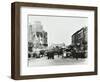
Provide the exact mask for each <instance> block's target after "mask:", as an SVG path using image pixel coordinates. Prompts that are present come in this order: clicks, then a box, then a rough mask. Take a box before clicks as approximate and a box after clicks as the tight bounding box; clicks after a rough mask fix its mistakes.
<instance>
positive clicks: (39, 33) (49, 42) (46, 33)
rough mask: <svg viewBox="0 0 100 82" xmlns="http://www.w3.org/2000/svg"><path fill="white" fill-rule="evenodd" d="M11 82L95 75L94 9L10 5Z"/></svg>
mask: <svg viewBox="0 0 100 82" xmlns="http://www.w3.org/2000/svg"><path fill="white" fill-rule="evenodd" d="M11 10H12V12H11V13H12V19H11V20H12V21H11V22H12V25H11V37H12V42H11V44H12V48H11V49H12V52H11V53H12V54H11V77H12V79H16V80H20V79H21V80H22V79H39V78H54V77H70V76H71V77H72V76H84V75H97V67H98V66H97V59H98V56H97V50H98V49H97V45H98V43H97V41H98V38H97V36H98V35H97V33H98V32H97V31H98V27H97V7H94V6H80V5H63V4H46V3H27V2H14V3H12V7H11Z"/></svg>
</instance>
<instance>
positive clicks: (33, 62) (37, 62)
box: [28, 56, 87, 67]
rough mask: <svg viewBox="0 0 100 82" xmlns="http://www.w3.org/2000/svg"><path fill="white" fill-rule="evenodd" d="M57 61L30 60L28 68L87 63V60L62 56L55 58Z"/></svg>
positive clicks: (45, 59)
mask: <svg viewBox="0 0 100 82" xmlns="http://www.w3.org/2000/svg"><path fill="white" fill-rule="evenodd" d="M54 58H55V59H48V58H47V57H41V58H30V59H29V60H28V66H29V67H32V66H54V65H84V64H86V63H87V61H86V59H81V58H79V59H78V60H77V59H76V58H75V59H73V58H62V57H61V56H60V57H58V56H55V57H54Z"/></svg>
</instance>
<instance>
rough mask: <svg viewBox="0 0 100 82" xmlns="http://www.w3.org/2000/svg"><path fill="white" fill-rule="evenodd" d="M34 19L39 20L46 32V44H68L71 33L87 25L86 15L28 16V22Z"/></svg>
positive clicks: (31, 22) (30, 22) (32, 21)
mask: <svg viewBox="0 0 100 82" xmlns="http://www.w3.org/2000/svg"><path fill="white" fill-rule="evenodd" d="M35 21H40V22H41V24H42V26H43V29H44V31H46V32H47V33H48V45H51V44H61V43H65V44H66V45H70V44H71V36H72V35H73V33H75V32H76V31H78V30H80V29H81V28H82V27H85V26H88V18H86V17H68V16H66V17H65V16H46V15H45V16H41V15H29V16H28V24H34V22H35Z"/></svg>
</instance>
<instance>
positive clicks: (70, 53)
mask: <svg viewBox="0 0 100 82" xmlns="http://www.w3.org/2000/svg"><path fill="white" fill-rule="evenodd" d="M28 51H29V53H28V58H41V57H47V59H55V57H54V56H55V55H57V56H58V57H62V58H76V59H77V60H78V58H86V52H85V51H84V50H83V51H79V50H78V49H77V48H76V47H67V48H62V47H58V46H56V47H54V48H52V49H40V50H37V51H33V49H32V47H30V48H29V49H28Z"/></svg>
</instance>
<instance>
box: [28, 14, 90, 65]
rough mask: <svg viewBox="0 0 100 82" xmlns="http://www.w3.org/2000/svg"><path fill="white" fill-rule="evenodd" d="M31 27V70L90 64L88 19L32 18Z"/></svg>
mask: <svg viewBox="0 0 100 82" xmlns="http://www.w3.org/2000/svg"><path fill="white" fill-rule="evenodd" d="M27 23H28V24H27V29H28V30H27V31H28V32H27V36H28V38H27V45H28V48H27V49H28V54H27V57H28V62H27V65H28V67H32V66H58V65H60V66H61V65H85V64H87V58H88V18H87V17H81V16H55V15H34V14H29V15H28V16H27Z"/></svg>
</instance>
